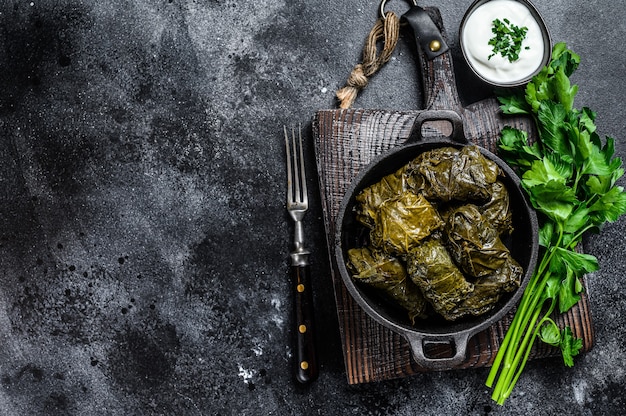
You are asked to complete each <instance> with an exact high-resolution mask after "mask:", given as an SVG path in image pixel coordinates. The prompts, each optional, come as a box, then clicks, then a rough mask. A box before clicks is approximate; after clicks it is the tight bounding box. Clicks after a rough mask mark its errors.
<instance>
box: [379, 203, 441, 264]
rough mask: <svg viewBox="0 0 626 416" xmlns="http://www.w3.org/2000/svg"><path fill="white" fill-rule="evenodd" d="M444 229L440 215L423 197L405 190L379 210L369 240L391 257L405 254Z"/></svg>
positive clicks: (382, 205)
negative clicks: (437, 231) (436, 231)
mask: <svg viewBox="0 0 626 416" xmlns="http://www.w3.org/2000/svg"><path fill="white" fill-rule="evenodd" d="M442 226H443V220H442V219H441V218H440V217H439V213H438V212H437V210H436V209H435V207H433V205H432V204H431V203H430V202H428V200H427V199H426V198H424V196H423V195H416V194H414V193H413V192H411V191H405V192H404V193H402V195H400V196H399V197H396V198H394V199H389V200H387V201H384V202H383V203H382V204H381V205H380V206H379V207H378V211H377V215H376V219H375V224H374V228H373V229H372V230H371V232H370V239H371V242H372V244H373V245H374V246H375V247H378V248H381V249H383V250H385V251H387V252H388V253H390V254H404V253H407V252H408V251H409V250H410V249H411V247H413V246H415V245H416V244H418V243H419V242H420V241H421V240H423V239H424V238H426V237H428V236H429V235H431V234H432V233H433V231H435V230H438V229H439V228H441V227H442Z"/></svg>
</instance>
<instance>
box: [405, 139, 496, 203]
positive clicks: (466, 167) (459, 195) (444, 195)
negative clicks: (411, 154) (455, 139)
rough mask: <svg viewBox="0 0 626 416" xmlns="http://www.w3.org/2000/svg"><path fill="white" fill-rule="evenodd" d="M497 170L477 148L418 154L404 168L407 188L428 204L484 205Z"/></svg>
mask: <svg viewBox="0 0 626 416" xmlns="http://www.w3.org/2000/svg"><path fill="white" fill-rule="evenodd" d="M500 174H501V171H500V168H499V167H498V165H497V164H496V163H495V162H492V161H491V160H489V159H487V158H486V157H484V156H483V155H482V153H480V150H479V148H478V147H477V146H463V147H462V148H461V149H460V150H459V149H456V148H454V147H442V148H437V149H433V150H430V151H428V152H424V153H422V154H420V155H419V156H418V157H416V158H415V159H413V160H412V161H411V162H409V163H408V165H407V167H406V180H407V185H408V186H410V187H412V188H413V189H414V190H415V192H421V193H423V194H424V196H425V197H426V198H427V199H428V200H430V201H441V202H449V201H487V200H489V199H490V198H491V192H490V191H491V184H492V183H494V182H495V181H496V180H497V178H498V175H500Z"/></svg>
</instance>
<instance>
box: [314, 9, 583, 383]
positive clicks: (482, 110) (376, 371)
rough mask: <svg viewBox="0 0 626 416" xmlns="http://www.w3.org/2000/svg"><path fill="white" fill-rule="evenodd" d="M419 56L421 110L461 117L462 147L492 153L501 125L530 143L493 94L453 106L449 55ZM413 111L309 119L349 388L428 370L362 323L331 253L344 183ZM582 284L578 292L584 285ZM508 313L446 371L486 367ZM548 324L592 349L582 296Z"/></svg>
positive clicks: (523, 124)
mask: <svg viewBox="0 0 626 416" xmlns="http://www.w3.org/2000/svg"><path fill="white" fill-rule="evenodd" d="M427 11H428V12H429V14H430V15H431V17H432V18H433V20H434V21H435V23H436V24H437V25H438V26H439V27H440V29H441V30H442V32H443V24H442V22H441V16H440V14H439V12H438V10H437V9H435V8H429V9H427ZM444 36H445V33H444ZM420 58H421V61H420V62H421V66H422V71H421V73H422V82H423V86H424V88H423V90H424V102H425V103H426V104H425V106H426V108H425V109H426V110H439V109H449V110H454V111H456V112H458V113H459V114H460V115H461V117H462V119H463V128H464V132H465V136H466V137H467V138H468V140H469V141H470V142H472V143H474V144H477V145H479V146H482V147H484V148H486V149H488V150H491V151H492V152H494V153H495V152H496V143H497V140H498V138H499V135H500V131H501V130H502V128H503V127H504V126H505V125H509V126H512V127H516V128H520V129H523V130H526V131H528V132H529V137H530V138H531V140H535V139H536V137H537V131H536V128H535V126H534V123H533V121H532V120H531V119H529V118H526V117H505V116H503V115H502V114H501V112H500V110H499V107H498V103H497V100H496V99H495V97H494V98H489V99H485V100H483V101H480V102H477V103H474V104H472V105H469V106H466V107H463V106H462V105H461V101H460V99H459V97H458V92H457V87H456V80H455V77H454V69H453V63H452V57H451V54H450V52H446V53H445V54H443V55H441V56H439V57H437V58H435V59H433V60H427V59H425V58H424V55H423V54H421V53H420ZM420 111H423V110H415V111H386V110H376V109H345V110H321V111H318V112H317V113H316V114H315V117H314V119H313V123H312V129H313V138H314V144H315V151H316V159H317V169H318V173H319V181H320V194H321V200H322V210H323V215H324V223H325V228H326V235H327V239H328V247H329V257H330V261H331V264H332V265H333V266H332V270H331V272H332V275H333V276H332V280H333V285H334V291H335V301H336V305H337V314H338V318H339V327H340V332H341V337H342V345H343V352H344V358H345V366H346V373H347V379H348V382H349V383H350V384H357V383H366V382H374V381H382V380H388V379H394V378H400V377H405V376H409V375H412V374H416V373H419V372H424V371H428V370H427V369H425V368H421V367H420V366H419V365H417V364H416V363H415V361H414V360H413V359H412V357H411V352H410V349H409V345H408V343H407V341H406V340H405V339H404V338H403V337H402V336H400V335H398V334H396V333H394V332H392V331H391V330H389V329H387V328H386V327H384V326H382V325H380V324H378V323H377V322H376V321H374V320H373V319H372V318H370V317H369V315H368V314H367V313H366V312H365V311H363V310H362V309H361V308H360V307H359V305H358V304H357V303H356V301H355V300H354V299H353V298H352V297H351V296H350V294H349V293H348V291H347V289H346V287H345V286H344V284H343V282H342V280H341V277H340V276H339V274H338V272H337V270H336V268H335V263H334V258H335V253H334V249H333V248H334V246H335V241H334V236H335V218H336V216H337V213H338V211H339V207H340V205H341V201H342V199H343V197H344V195H345V193H346V189H347V188H348V187H349V186H350V183H351V181H352V180H353V179H354V178H355V177H356V175H357V174H358V173H359V171H360V170H361V169H363V168H364V167H366V166H367V165H368V164H369V163H370V162H371V161H372V160H373V159H374V158H375V157H377V156H378V155H380V154H381V153H384V152H385V151H386V150H389V149H391V148H392V147H395V146H399V145H401V144H402V143H403V142H404V141H405V140H406V139H407V137H408V136H409V134H410V132H411V130H412V128H413V123H414V121H415V119H416V117H417V116H418V114H419V113H420ZM425 127H427V129H426V131H425V133H427V130H428V129H435V130H441V131H445V128H446V127H445V126H444V125H438V124H437V123H434V124H433V125H429V126H425ZM583 286H584V287H585V288H586V283H585V282H584V280H583ZM513 314H514V311H511V312H510V313H509V314H508V315H506V316H505V317H504V318H503V319H502V320H500V321H499V322H497V323H496V324H494V325H493V326H491V327H489V328H488V329H486V330H484V331H482V332H480V333H479V334H477V335H475V336H474V337H472V338H471V339H470V341H469V344H468V347H467V355H466V359H465V361H464V362H463V363H462V364H460V365H459V366H458V367H455V368H450V370H455V369H463V368H476V367H484V366H489V365H491V363H492V361H493V359H494V358H495V354H496V352H497V351H498V348H499V345H500V342H501V340H502V339H503V337H504V334H505V332H506V330H507V328H508V326H509V325H510V322H511V320H512V318H513ZM555 320H556V321H557V323H558V324H559V325H569V326H570V327H571V328H572V332H573V334H574V336H575V337H578V338H581V339H582V340H583V348H582V352H586V351H589V350H590V349H591V348H592V346H593V342H594V333H593V325H592V321H591V316H590V312H589V301H588V298H587V295H586V294H585V293H583V294H582V299H581V301H580V302H579V303H578V304H577V305H575V306H574V308H572V309H571V310H570V311H569V312H568V313H567V314H565V315H561V316H558V317H555ZM439 353H441V354H445V353H446V351H443V350H442V351H437V350H433V351H430V352H429V354H430V355H433V356H436V355H437V354H439ZM558 356H560V351H558V350H557V349H556V348H553V347H550V346H548V345H546V344H543V343H539V342H537V343H536V344H535V346H534V347H533V351H532V353H531V359H537V358H543V357H558Z"/></svg>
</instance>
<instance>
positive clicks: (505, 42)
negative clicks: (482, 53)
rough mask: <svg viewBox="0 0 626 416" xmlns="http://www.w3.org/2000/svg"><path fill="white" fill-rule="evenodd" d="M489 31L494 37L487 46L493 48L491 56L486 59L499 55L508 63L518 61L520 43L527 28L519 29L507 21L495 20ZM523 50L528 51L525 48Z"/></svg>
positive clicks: (524, 37) (520, 49)
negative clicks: (506, 59)
mask: <svg viewBox="0 0 626 416" xmlns="http://www.w3.org/2000/svg"><path fill="white" fill-rule="evenodd" d="M491 31H492V32H493V34H494V35H495V36H494V37H492V38H491V39H489V45H491V46H493V49H492V52H493V53H492V54H491V55H489V56H488V58H487V59H491V58H492V57H493V56H495V55H497V54H500V55H502V57H503V58H508V60H509V62H515V61H517V60H518V59H519V54H520V52H521V51H522V42H523V41H524V39H526V33H527V32H528V28H527V27H526V26H524V27H519V26H516V25H514V24H513V23H511V22H510V21H509V19H506V18H505V19H504V21H502V20H500V19H495V20H494V21H493V27H492V28H491ZM524 49H526V50H527V49H530V48H529V47H528V46H526V47H525V48H524Z"/></svg>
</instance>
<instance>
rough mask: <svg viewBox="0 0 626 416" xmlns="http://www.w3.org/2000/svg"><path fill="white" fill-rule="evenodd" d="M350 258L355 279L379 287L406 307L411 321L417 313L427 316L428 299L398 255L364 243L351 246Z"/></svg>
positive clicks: (349, 264)
mask: <svg viewBox="0 0 626 416" xmlns="http://www.w3.org/2000/svg"><path fill="white" fill-rule="evenodd" d="M348 259H349V263H348V268H349V270H350V272H351V273H352V279H353V280H354V281H355V282H360V283H362V284H364V285H368V286H371V287H373V288H375V289H377V290H379V291H380V293H381V295H384V296H385V297H386V298H388V299H390V300H391V301H392V302H395V303H396V304H397V305H398V306H400V307H401V308H403V309H405V310H406V311H407V313H408V315H409V319H410V320H411V323H415V319H416V318H418V317H419V318H425V317H426V308H427V303H426V300H425V299H424V296H422V293H421V292H420V291H419V289H418V288H417V286H415V284H414V283H413V282H412V281H411V279H409V278H408V275H407V272H406V269H405V267H404V265H403V264H402V263H401V262H400V261H399V260H398V259H397V258H395V257H393V256H390V255H388V254H385V253H383V252H381V251H377V250H371V249H370V248H368V247H361V248H353V249H350V250H348Z"/></svg>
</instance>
